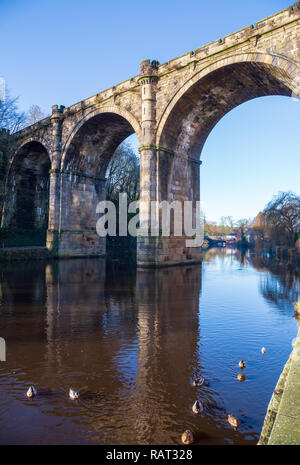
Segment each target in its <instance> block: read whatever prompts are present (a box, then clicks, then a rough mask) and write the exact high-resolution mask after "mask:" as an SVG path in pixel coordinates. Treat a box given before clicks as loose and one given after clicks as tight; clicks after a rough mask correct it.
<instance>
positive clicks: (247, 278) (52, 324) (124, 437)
mask: <svg viewBox="0 0 300 465" xmlns="http://www.w3.org/2000/svg"><path fill="white" fill-rule="evenodd" d="M298 292H299V281H297V278H296V271H295V270H293V269H292V268H291V267H287V266H286V265H284V264H280V263H278V262H275V261H274V262H272V261H269V260H267V259H266V258H262V257H259V256H255V257H250V256H248V257H247V256H246V257H241V255H240V253H239V252H236V251H234V250H230V249H229V250H228V249H224V250H215V249H212V250H210V251H209V252H207V253H206V255H205V257H204V261H203V263H202V265H196V266H190V267H177V268H166V269H161V270H148V271H145V270H140V271H139V270H138V271H136V270H135V269H132V268H129V267H127V268H124V267H123V268H120V265H119V264H118V263H117V262H115V263H114V264H111V265H109V266H108V265H107V264H106V263H105V261H104V260H102V259H74V260H62V261H53V262H50V263H41V262H31V263H25V264H17V263H15V264H10V265H7V264H6V265H2V266H1V287H0V299H1V300H0V336H1V337H4V338H5V340H6V344H7V361H6V362H0V443H1V444H153V445H154V444H162V445H165V444H168V445H170V444H180V443H181V441H180V437H181V434H182V432H183V431H184V430H186V429H187V428H189V429H192V430H193V431H194V432H195V433H197V443H198V444H255V443H256V442H257V440H258V438H259V434H260V430H261V427H262V424H263V420H264V416H265V413H266V408H267V405H268V402H269V400H270V397H271V394H272V391H273V389H274V386H275V384H276V382H277V379H278V377H279V375H280V373H281V371H282V369H283V365H284V363H285V362H286V360H287V358H288V356H289V354H290V352H291V349H292V347H291V343H292V340H293V338H294V337H295V336H296V334H297V324H296V320H295V319H294V318H293V313H294V309H293V305H292V302H294V301H295V300H297V295H298ZM263 346H264V347H266V349H267V352H266V354H265V355H262V354H261V348H262V347H263ZM241 359H244V360H245V361H246V363H247V366H246V368H245V370H244V373H245V375H246V380H245V381H243V382H239V381H238V380H237V375H238V373H239V372H240V371H241V370H240V368H239V367H238V362H239V361H240V360H241ZM199 374H201V375H203V376H204V377H205V378H206V379H207V380H208V381H209V385H208V386H202V387H199V388H195V387H193V386H192V380H193V378H194V377H195V376H196V375H199ZM31 384H33V385H35V386H36V387H37V388H38V389H40V390H42V391H44V392H42V393H41V394H40V395H38V396H37V397H35V398H34V399H32V400H29V399H27V398H26V397H25V396H24V394H25V392H26V390H27V388H28V387H29V386H30V385H31ZM70 386H71V387H74V388H77V389H78V390H79V391H80V393H81V394H82V395H81V397H80V398H79V400H78V401H72V400H70V399H69V398H68V389H69V387H70ZM197 398H198V399H200V400H201V401H202V402H203V403H204V404H205V412H204V413H203V414H201V415H195V414H194V413H193V412H192V410H191V408H192V405H193V403H194V402H195V400H196V399H197ZM228 413H233V414H234V415H236V416H237V417H238V418H239V419H240V420H241V425H240V427H239V428H238V430H237V431H235V430H234V429H233V428H232V427H231V426H230V425H229V424H228V423H227V415H228Z"/></svg>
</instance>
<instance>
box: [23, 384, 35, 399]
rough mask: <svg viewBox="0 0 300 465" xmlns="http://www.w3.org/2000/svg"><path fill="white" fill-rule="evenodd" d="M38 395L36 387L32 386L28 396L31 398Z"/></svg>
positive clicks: (27, 393)
mask: <svg viewBox="0 0 300 465" xmlns="http://www.w3.org/2000/svg"><path fill="white" fill-rule="evenodd" d="M36 395H37V390H36V388H35V387H34V386H30V388H29V389H28V391H27V392H26V396H27V397H29V398H32V397H35V396H36Z"/></svg>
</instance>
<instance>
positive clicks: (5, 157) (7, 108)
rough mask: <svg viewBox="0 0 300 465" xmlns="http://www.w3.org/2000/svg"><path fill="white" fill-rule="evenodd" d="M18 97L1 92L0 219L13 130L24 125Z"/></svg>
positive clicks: (11, 149)
mask: <svg viewBox="0 0 300 465" xmlns="http://www.w3.org/2000/svg"><path fill="white" fill-rule="evenodd" d="M17 102H18V98H17V97H16V98H13V97H11V96H10V93H9V92H8V91H6V92H5V93H4V92H3V95H2V99H0V217H1V221H2V207H3V203H4V197H5V180H6V175H7V170H8V165H9V160H10V158H11V155H12V153H13V147H14V142H13V136H12V134H13V133H14V132H17V131H19V130H20V129H22V128H23V127H24V124H25V120H26V117H25V114H24V112H20V111H19V109H18V104H17Z"/></svg>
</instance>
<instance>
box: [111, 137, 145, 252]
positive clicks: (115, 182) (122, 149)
mask: <svg viewBox="0 0 300 465" xmlns="http://www.w3.org/2000/svg"><path fill="white" fill-rule="evenodd" d="M139 181H140V166H139V158H138V157H137V156H136V154H135V152H134V150H133V148H132V147H131V145H129V144H128V143H126V142H125V143H122V144H121V145H120V146H119V147H118V148H117V150H116V151H115V153H114V154H113V156H112V158H111V161H110V163H109V165H108V169H107V183H106V198H107V200H111V201H112V202H114V204H115V206H116V209H117V212H118V210H119V193H122V192H124V193H125V192H126V193H127V196H128V202H132V201H134V200H138V198H139V192H140V189H139ZM132 216H134V214H128V220H129V219H130V218H131V217H132ZM118 219H119V215H118V214H117V224H118ZM135 249H136V238H135V237H131V236H127V237H119V236H117V237H110V236H108V240H107V250H108V253H109V254H110V255H113V256H117V257H126V256H128V254H130V255H132V253H134V251H135Z"/></svg>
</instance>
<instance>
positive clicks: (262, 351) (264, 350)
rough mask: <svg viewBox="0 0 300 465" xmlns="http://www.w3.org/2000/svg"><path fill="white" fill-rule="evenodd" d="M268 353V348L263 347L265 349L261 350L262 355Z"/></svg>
mask: <svg viewBox="0 0 300 465" xmlns="http://www.w3.org/2000/svg"><path fill="white" fill-rule="evenodd" d="M266 352H267V350H266V348H265V347H263V348H262V349H261V353H262V354H263V355H265V353H266Z"/></svg>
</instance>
